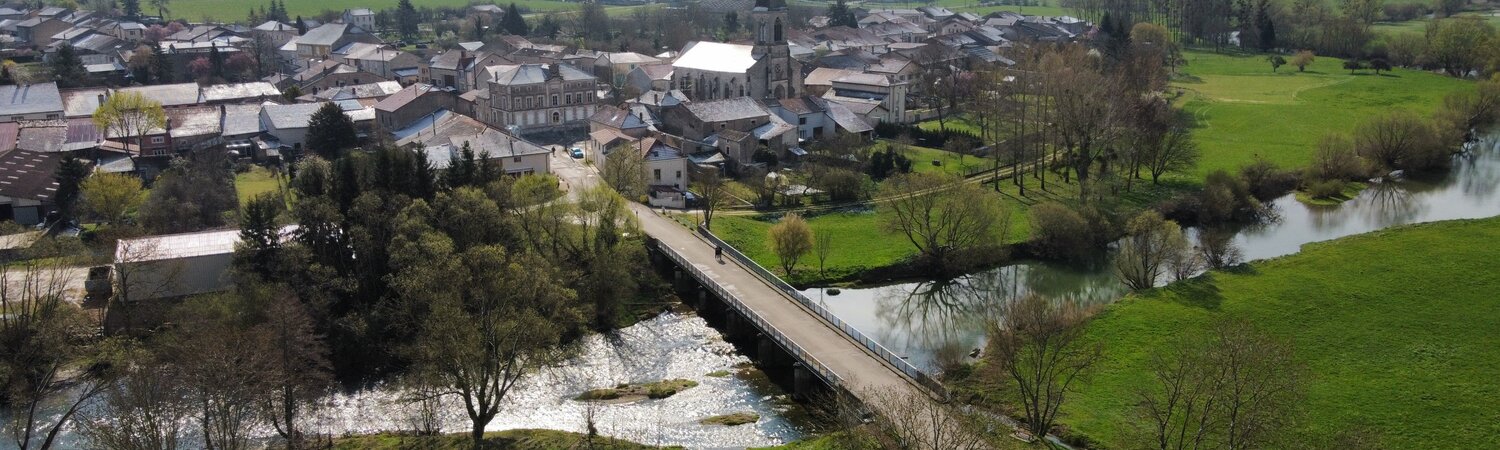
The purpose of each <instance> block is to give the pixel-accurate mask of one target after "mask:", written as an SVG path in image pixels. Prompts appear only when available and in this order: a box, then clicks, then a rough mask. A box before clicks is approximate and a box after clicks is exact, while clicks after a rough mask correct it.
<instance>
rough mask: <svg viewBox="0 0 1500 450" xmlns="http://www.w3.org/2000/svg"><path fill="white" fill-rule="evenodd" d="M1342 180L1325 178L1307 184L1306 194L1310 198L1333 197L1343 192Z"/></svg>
mask: <svg viewBox="0 0 1500 450" xmlns="http://www.w3.org/2000/svg"><path fill="white" fill-rule="evenodd" d="M1344 183H1345V182H1344V181H1340V180H1325V181H1316V182H1313V183H1309V184H1308V185H1307V195H1308V196H1309V197H1312V198H1334V197H1338V196H1339V195H1340V194H1343V193H1344Z"/></svg>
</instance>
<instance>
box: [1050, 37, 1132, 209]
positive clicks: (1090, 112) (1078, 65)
mask: <svg viewBox="0 0 1500 450" xmlns="http://www.w3.org/2000/svg"><path fill="white" fill-rule="evenodd" d="M1042 65H1043V72H1044V73H1045V74H1046V75H1045V79H1044V86H1045V87H1044V89H1045V93H1046V96H1047V98H1048V99H1049V100H1050V102H1051V105H1050V106H1051V111H1050V112H1051V117H1052V126H1051V130H1052V132H1053V137H1054V139H1055V141H1056V143H1057V146H1058V147H1060V148H1061V149H1062V151H1063V157H1062V159H1063V161H1064V163H1065V164H1066V166H1067V168H1068V169H1070V170H1071V174H1072V175H1073V176H1077V177H1078V198H1079V201H1080V202H1081V203H1087V202H1088V201H1089V200H1090V198H1091V195H1090V193H1091V189H1092V186H1091V185H1090V182H1091V181H1092V178H1091V177H1092V176H1093V175H1094V172H1093V169H1094V167H1095V165H1096V164H1099V163H1107V160H1108V159H1107V156H1106V155H1107V154H1108V153H1111V152H1112V149H1113V147H1114V143H1115V140H1116V139H1118V138H1119V137H1120V134H1121V129H1120V127H1119V124H1120V122H1121V121H1122V120H1123V119H1124V118H1125V117H1126V110H1127V108H1126V105H1127V104H1128V101H1127V98H1126V96H1122V93H1121V92H1120V90H1119V89H1118V87H1119V86H1118V83H1116V81H1117V80H1116V79H1115V78H1111V77H1106V76H1104V74H1102V73H1100V72H1099V71H1098V70H1097V68H1096V66H1097V64H1096V63H1095V61H1094V60H1093V57H1091V56H1089V55H1088V53H1087V52H1086V50H1085V49H1084V48H1083V47H1082V46H1071V47H1068V48H1066V49H1064V50H1062V51H1059V52H1055V53H1050V54H1048V55H1047V56H1046V57H1044V59H1043V63H1042ZM1068 175H1069V172H1064V177H1065V178H1064V179H1065V180H1066V177H1067V176H1068Z"/></svg>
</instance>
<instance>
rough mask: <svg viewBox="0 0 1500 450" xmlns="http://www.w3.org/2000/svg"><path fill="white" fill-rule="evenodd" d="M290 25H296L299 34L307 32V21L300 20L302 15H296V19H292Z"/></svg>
mask: <svg viewBox="0 0 1500 450" xmlns="http://www.w3.org/2000/svg"><path fill="white" fill-rule="evenodd" d="M292 26H295V27H297V34H298V35H299V36H300V35H303V34H307V22H304V21H302V16H300V15H299V16H297V20H294V21H292Z"/></svg>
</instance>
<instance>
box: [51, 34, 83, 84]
mask: <svg viewBox="0 0 1500 450" xmlns="http://www.w3.org/2000/svg"><path fill="white" fill-rule="evenodd" d="M47 67H48V68H49V69H52V79H53V80H54V81H57V85H58V86H61V87H72V86H77V85H79V84H81V83H83V82H84V80H86V79H87V78H88V75H89V73H88V71H87V70H85V69H84V68H83V59H82V58H79V57H78V53H77V52H75V51H74V50H73V45H72V44H69V43H63V45H62V46H60V47H58V48H57V54H55V55H52V60H51V61H48V62H47Z"/></svg>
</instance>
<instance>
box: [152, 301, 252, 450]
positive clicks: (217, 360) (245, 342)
mask: <svg viewBox="0 0 1500 450" xmlns="http://www.w3.org/2000/svg"><path fill="white" fill-rule="evenodd" d="M249 303H250V301H249V300H248V299H247V298H245V297H242V296H240V295H238V293H229V294H222V295H217V296H212V297H205V298H197V299H192V300H189V301H188V302H187V303H185V304H183V305H182V306H180V307H179V308H178V309H177V310H175V312H174V316H176V317H177V320H176V322H177V324H178V328H177V329H175V330H173V332H172V333H171V334H170V335H168V336H165V337H164V338H165V339H166V340H167V344H166V346H167V349H168V350H167V351H168V352H169V354H170V358H171V359H172V362H173V363H174V364H176V365H177V367H179V368H180V369H181V370H182V375H183V379H182V384H183V386H185V387H186V388H187V389H188V391H189V394H188V395H189V399H190V402H191V404H192V405H194V408H193V412H192V415H193V420H194V421H195V422H197V424H198V428H199V432H200V434H201V436H202V439H203V446H204V448H206V449H209V450H241V449H246V448H250V430H252V429H254V428H255V427H258V426H261V425H262V424H263V423H264V422H263V420H262V419H263V418H264V415H263V414H262V409H261V407H260V406H261V405H260V403H259V402H258V401H257V400H260V398H261V396H262V395H264V394H265V393H266V392H268V391H271V390H272V389H273V387H272V386H271V383H269V382H268V379H267V375H268V374H269V373H271V365H272V358H271V354H272V351H271V349H270V347H271V345H270V342H269V341H270V336H269V334H268V333H267V332H266V330H265V329H263V328H261V327H259V326H256V325H255V324H254V323H252V322H251V321H249V320H248V319H249V317H248V314H247V312H248V311H251V309H250V308H248V307H247V306H248V304H249Z"/></svg>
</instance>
